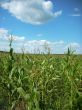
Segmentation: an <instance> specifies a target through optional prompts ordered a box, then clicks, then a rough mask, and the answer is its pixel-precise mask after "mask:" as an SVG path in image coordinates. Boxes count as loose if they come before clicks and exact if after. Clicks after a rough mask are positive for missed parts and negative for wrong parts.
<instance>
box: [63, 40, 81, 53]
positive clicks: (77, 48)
mask: <svg viewBox="0 0 82 110" xmlns="http://www.w3.org/2000/svg"><path fill="white" fill-rule="evenodd" d="M68 48H71V49H72V50H74V51H76V52H77V53H81V51H80V50H81V47H80V44H79V43H77V42H73V43H69V44H67V45H66V46H65V48H64V50H65V51H67V49H68Z"/></svg>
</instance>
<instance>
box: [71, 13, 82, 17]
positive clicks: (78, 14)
mask: <svg viewBox="0 0 82 110" xmlns="http://www.w3.org/2000/svg"><path fill="white" fill-rule="evenodd" d="M71 16H76V17H79V16H82V15H81V14H80V13H76V14H72V15H71Z"/></svg>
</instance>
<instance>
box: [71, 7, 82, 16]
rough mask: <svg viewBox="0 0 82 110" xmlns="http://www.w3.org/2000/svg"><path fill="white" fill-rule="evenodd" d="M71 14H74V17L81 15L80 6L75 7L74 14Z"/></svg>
mask: <svg viewBox="0 0 82 110" xmlns="http://www.w3.org/2000/svg"><path fill="white" fill-rule="evenodd" d="M70 16H73V17H80V16H82V14H81V12H80V9H79V8H74V12H73V14H70Z"/></svg>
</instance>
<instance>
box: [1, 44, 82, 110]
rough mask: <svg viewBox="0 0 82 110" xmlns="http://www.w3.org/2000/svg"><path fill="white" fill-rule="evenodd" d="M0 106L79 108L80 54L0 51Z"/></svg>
mask: <svg viewBox="0 0 82 110" xmlns="http://www.w3.org/2000/svg"><path fill="white" fill-rule="evenodd" d="M0 110H82V58H81V56H78V55H74V54H73V53H72V52H71V51H70V50H69V49H68V53H67V54H66V55H63V56H62V57H60V56H54V55H50V54H49V55H45V54H43V55H25V54H24V53H23V54H14V53H13V48H12V47H11V43H10V52H9V53H1V54H0Z"/></svg>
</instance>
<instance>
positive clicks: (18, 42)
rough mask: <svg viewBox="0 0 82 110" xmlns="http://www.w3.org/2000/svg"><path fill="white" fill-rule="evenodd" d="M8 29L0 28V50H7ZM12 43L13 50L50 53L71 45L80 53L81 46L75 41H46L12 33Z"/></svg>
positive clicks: (60, 50)
mask: <svg viewBox="0 0 82 110" xmlns="http://www.w3.org/2000/svg"><path fill="white" fill-rule="evenodd" d="M10 38H11V36H10V35H9V31H8V30H7V29H5V28H0V50H4V51H9V39H10ZM12 38H13V44H12V47H13V49H14V51H15V52H17V53H18V52H22V49H24V52H25V53H27V52H29V53H47V52H48V51H50V52H51V53H57V54H61V53H64V52H65V51H67V49H68V47H71V48H72V49H73V50H76V52H78V53H81V50H82V48H81V46H80V44H79V43H77V42H73V43H68V44H67V43H66V42H65V41H63V40H59V41H48V40H45V39H44V40H27V39H26V38H25V37H21V36H16V35H12Z"/></svg>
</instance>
